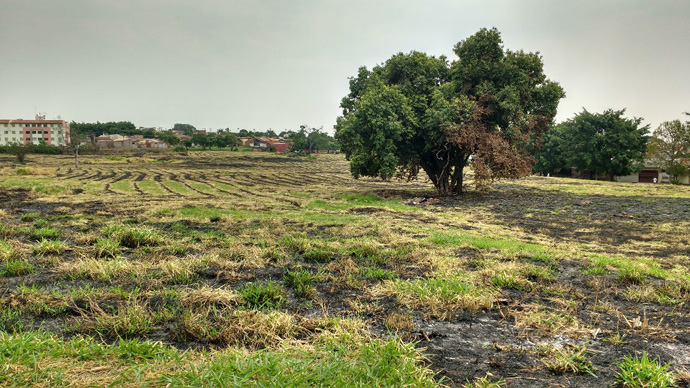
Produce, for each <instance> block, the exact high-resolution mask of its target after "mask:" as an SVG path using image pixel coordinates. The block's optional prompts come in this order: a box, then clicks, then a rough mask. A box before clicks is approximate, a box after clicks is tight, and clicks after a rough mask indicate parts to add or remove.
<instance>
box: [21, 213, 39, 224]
mask: <svg viewBox="0 0 690 388" xmlns="http://www.w3.org/2000/svg"><path fill="white" fill-rule="evenodd" d="M40 217H41V214H40V213H38V212H31V213H24V214H22V215H21V217H19V219H20V220H21V221H24V222H34V221H36V220H37V219H39V218H40Z"/></svg>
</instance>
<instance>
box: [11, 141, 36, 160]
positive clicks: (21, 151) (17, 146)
mask: <svg viewBox="0 0 690 388" xmlns="http://www.w3.org/2000/svg"><path fill="white" fill-rule="evenodd" d="M32 149H33V144H31V143H29V144H23V143H20V142H12V143H9V144H8V145H7V153H8V154H10V155H14V156H15V157H17V162H19V163H25V162H26V155H28V154H30V153H31V151H32Z"/></svg>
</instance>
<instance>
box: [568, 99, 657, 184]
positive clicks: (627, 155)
mask: <svg viewBox="0 0 690 388" xmlns="http://www.w3.org/2000/svg"><path fill="white" fill-rule="evenodd" d="M624 113H625V109H623V110H618V111H614V110H611V109H609V110H606V111H604V112H603V113H590V112H588V111H587V110H586V109H584V110H583V111H582V112H581V113H578V114H577V115H575V117H574V118H572V119H570V120H567V121H565V122H563V123H560V124H558V126H557V129H556V131H557V132H558V133H560V134H561V139H562V142H563V143H562V146H561V150H562V152H563V157H564V158H565V160H566V162H567V163H568V165H569V166H570V167H575V169H577V170H578V171H580V172H581V173H585V174H588V175H589V177H590V178H595V177H596V176H597V175H601V174H607V175H609V176H610V177H611V179H613V178H614V176H623V175H629V174H631V173H633V172H635V171H639V170H640V169H641V168H642V167H643V165H644V156H645V150H646V147H647V141H648V139H649V137H648V136H647V132H648V130H649V126H648V125H646V126H642V125H641V123H642V119H641V118H632V119H630V118H625V117H623V114H624Z"/></svg>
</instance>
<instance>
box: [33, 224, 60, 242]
mask: <svg viewBox="0 0 690 388" xmlns="http://www.w3.org/2000/svg"><path fill="white" fill-rule="evenodd" d="M58 237H60V230H59V229H57V228H52V227H50V228H38V229H34V230H33V231H32V232H31V238H32V239H34V240H37V241H40V240H52V239H56V238H58Z"/></svg>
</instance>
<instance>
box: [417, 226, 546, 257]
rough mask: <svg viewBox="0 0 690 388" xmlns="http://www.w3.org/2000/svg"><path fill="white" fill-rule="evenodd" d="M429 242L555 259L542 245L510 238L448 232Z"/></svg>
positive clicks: (434, 237)
mask: <svg viewBox="0 0 690 388" xmlns="http://www.w3.org/2000/svg"><path fill="white" fill-rule="evenodd" d="M428 239H429V241H431V242H432V243H433V244H434V245H438V246H454V245H458V246H471V247H474V248H477V249H497V250H501V251H503V252H509V253H512V254H517V255H520V256H525V257H528V258H535V260H536V261H552V260H553V259H554V258H553V256H552V255H551V253H550V252H549V250H548V249H546V248H544V247H543V246H541V245H537V244H530V243H526V242H522V241H518V240H514V239H510V238H494V237H479V236H473V235H469V234H455V233H446V232H434V233H432V234H431V236H429V238H428Z"/></svg>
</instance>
